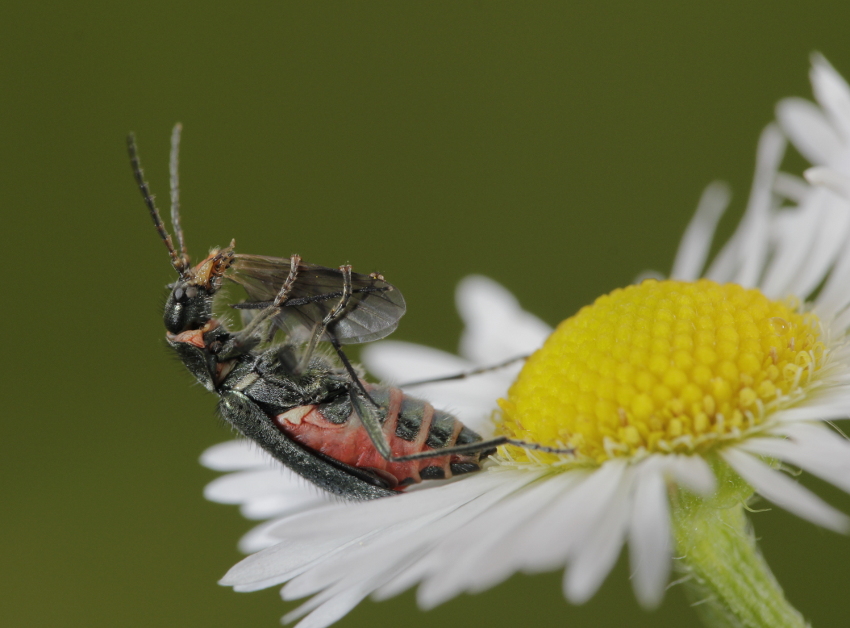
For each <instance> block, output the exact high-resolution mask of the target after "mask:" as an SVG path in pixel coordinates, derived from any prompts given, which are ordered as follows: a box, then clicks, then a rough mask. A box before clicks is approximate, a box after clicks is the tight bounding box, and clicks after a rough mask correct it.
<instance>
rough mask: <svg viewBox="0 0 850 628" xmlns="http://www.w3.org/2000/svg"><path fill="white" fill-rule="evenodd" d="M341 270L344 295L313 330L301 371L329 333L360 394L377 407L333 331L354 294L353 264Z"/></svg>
mask: <svg viewBox="0 0 850 628" xmlns="http://www.w3.org/2000/svg"><path fill="white" fill-rule="evenodd" d="M339 270H340V271H341V272H342V296H341V297H340V299H339V301H338V302H337V304H336V305H335V306H334V308H333V309H332V310H331V311H330V312H328V313H327V315H326V316H325V318H324V319H322V322H321V323H319V324H318V325H317V326H316V328H315V329H314V330H313V333H312V335H311V338H310V342H309V344H308V345H307V349H306V350H305V351H304V354H303V355H302V358H301V363H300V365H299V371H303V370H304V369H306V368H307V365H308V364H309V363H310V358H311V356H312V355H313V351H315V349H316V343H317V342H318V341H319V339H320V338H321V337H322V336H324V335H327V336H328V341H329V342H330V343H331V345H333V348H334V350H335V351H336V353H337V355H338V356H339V359H340V361H341V362H342V365H343V366H344V367H345V370H346V372H347V373H348V376H349V377H350V378H351V381H352V383H353V384H354V385H355V386H356V387H357V389H358V390H359V392H360V394H361V395H363V396H364V397H365V398H366V399H368V400H369V403H371V404H372V406H373V407H377V406H378V404H377V403H375V400H374V399H372V396H371V395H370V394H369V393H368V391H367V390H366V388H365V387H364V386H363V382H361V381H360V376H359V375H358V374H357V371H355V370H354V366H353V365H352V364H351V361H350V360H349V359H348V356H347V355H345V352H344V351H343V350H342V345H341V344H340V342H339V340H337V338H336V336H334V333H333V324H334V323H335V322H336V321H338V320H339V319H340V318H342V316H343V315H344V314H345V308H346V307H348V303H349V301H350V300H351V295H352V294H353V291H352V289H351V266H350V265H348V264H346V265H345V266H340V267H339Z"/></svg>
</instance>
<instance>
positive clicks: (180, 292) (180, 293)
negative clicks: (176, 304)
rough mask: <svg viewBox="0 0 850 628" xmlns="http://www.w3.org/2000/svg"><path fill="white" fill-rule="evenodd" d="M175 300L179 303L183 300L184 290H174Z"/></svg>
mask: <svg viewBox="0 0 850 628" xmlns="http://www.w3.org/2000/svg"><path fill="white" fill-rule="evenodd" d="M174 298H175V299H177V300H178V301H179V300H180V299H182V298H183V288H177V289H175V290H174Z"/></svg>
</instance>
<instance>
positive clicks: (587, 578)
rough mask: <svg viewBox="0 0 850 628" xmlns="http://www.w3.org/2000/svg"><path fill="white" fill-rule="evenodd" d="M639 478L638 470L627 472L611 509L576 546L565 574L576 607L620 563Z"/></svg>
mask: <svg viewBox="0 0 850 628" xmlns="http://www.w3.org/2000/svg"><path fill="white" fill-rule="evenodd" d="M635 475H636V473H635V470H634V469H626V473H624V474H623V476H622V478H621V480H620V482H619V483H618V485H617V488H616V491H615V493H614V495H613V496H612V498H611V499H610V500H609V501H608V503H607V505H606V506H607V507H606V508H605V510H604V511H603V512H601V513H599V517H598V519H597V520H596V521H595V522H593V525H592V527H591V529H590V530H587V532H588V533H589V534H587V535H586V536H585V539H584V541H583V542H581V543H576V544H574V545H573V548H572V552H571V553H572V554H574V558H571V559H570V560H571V562H570V566H569V567H568V568H567V571H566V573H565V574H564V595H565V596H566V597H567V599H568V600H570V601H571V602H573V603H574V604H583V603H584V602H586V601H587V600H589V599H590V598H591V597H593V594H594V593H596V591H597V590H598V589H599V587H600V586H601V585H602V582H603V580H605V576H607V575H608V573H609V572H610V571H611V569H612V568H613V567H614V563H616V562H617V557H618V556H619V555H620V550H621V549H622V547H623V541H624V540H625V536H626V531H627V530H628V524H629V514H630V510H631V499H630V497H631V496H630V493H631V491H632V483H633V482H634V477H635Z"/></svg>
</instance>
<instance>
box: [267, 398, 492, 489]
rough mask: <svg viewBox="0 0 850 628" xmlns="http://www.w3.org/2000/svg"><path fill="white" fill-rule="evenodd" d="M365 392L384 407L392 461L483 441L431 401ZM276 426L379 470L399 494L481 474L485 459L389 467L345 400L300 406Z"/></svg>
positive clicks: (334, 455) (474, 456) (450, 457)
mask: <svg viewBox="0 0 850 628" xmlns="http://www.w3.org/2000/svg"><path fill="white" fill-rule="evenodd" d="M365 387H366V389H367V390H368V391H369V394H370V395H371V396H372V398H373V399H374V400H375V401H376V402H377V404H378V405H379V407H380V408H379V410H378V412H380V413H381V415H382V416H381V417H380V418H381V421H382V426H383V433H384V438H386V440H387V443H388V444H389V445H390V451H391V452H392V454H393V456H406V455H409V454H415V453H419V452H424V451H434V452H435V453H437V454H439V450H440V449H444V448H446V447H452V446H454V445H461V444H468V443H473V442H477V441H480V440H481V437H480V436H479V435H478V434H476V433H475V432H473V431H472V430H470V429H469V428H467V427H465V426H464V425H463V423H461V422H460V421H459V420H458V419H456V418H455V417H453V416H452V415H451V414H448V413H446V412H441V411H440V410H435V409H434V407H433V406H432V405H431V404H430V403H428V402H427V401H423V400H421V399H416V398H414V397H409V396H407V395H405V394H404V393H403V392H402V391H401V390H400V389H398V388H388V387H386V386H375V385H373V384H365ZM275 422H276V423H277V425H278V427H279V428H280V429H281V430H282V431H283V432H284V433H285V434H286V435H287V436H289V437H290V438H292V439H293V440H295V441H297V442H299V443H301V444H302V445H305V446H306V447H309V448H310V449H313V450H315V451H319V452H321V453H323V454H325V455H327V456H330V457H331V458H334V459H335V460H339V461H340V462H343V463H345V464H347V465H351V466H353V467H358V468H361V469H369V470H372V471H375V472H377V473H378V475H380V476H382V477H384V478H386V479H387V480H388V481H389V483H390V484H393V485H394V486H393V487H394V488H396V489H397V490H402V489H403V488H404V487H405V486H407V485H409V484H414V483H417V482H421V481H422V480H432V479H442V478H450V477H452V476H453V475H459V474H461V473H469V472H471V471H477V470H478V469H479V468H480V460H481V458H483V457H486V454H481V453H474V454H463V455H458V454H453V455H445V456H440V455H436V456H435V457H434V458H426V459H421V460H409V461H405V462H390V461H388V460H386V459H385V458H383V456H381V454H379V453H378V451H377V450H376V449H375V447H374V445H373V444H372V441H371V440H370V439H369V435H368V434H367V433H366V430H365V428H364V427H363V423H362V422H361V420H360V416H359V415H358V414H357V412H356V411H354V409H353V408H352V407H351V404H350V402H348V401H347V400H346V399H342V400H338V401H337V402H332V403H327V404H316V405H308V406H298V407H295V408H292V409H291V410H288V411H287V412H284V413H283V414H279V415H277V416H276V417H275ZM488 453H489V452H488Z"/></svg>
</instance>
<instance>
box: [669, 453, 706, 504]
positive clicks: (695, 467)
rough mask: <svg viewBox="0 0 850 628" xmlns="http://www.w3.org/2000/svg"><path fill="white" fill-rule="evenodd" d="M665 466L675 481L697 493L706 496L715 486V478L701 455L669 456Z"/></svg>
mask: <svg viewBox="0 0 850 628" xmlns="http://www.w3.org/2000/svg"><path fill="white" fill-rule="evenodd" d="M665 468H666V469H667V470H668V471H669V472H670V473H671V474H672V475H673V477H674V478H675V479H676V481H677V482H679V483H680V484H682V485H683V486H684V487H685V488H687V489H689V490H690V491H692V492H694V493H696V494H697V495H702V496H706V497H707V496H709V495H711V494H712V493H714V491H715V489H716V488H717V478H716V477H715V475H714V472H713V471H712V470H711V467H710V466H709V465H708V463H707V462H706V461H705V459H704V458H703V457H702V456H670V460H666V461H665Z"/></svg>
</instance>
